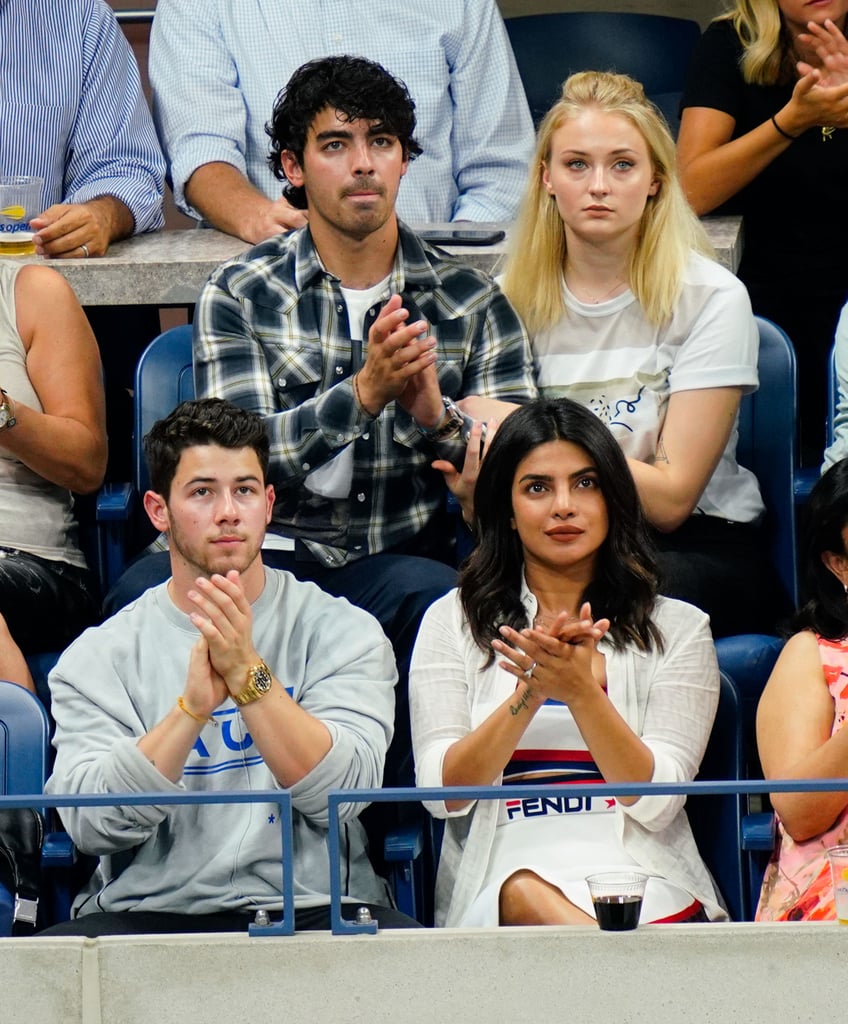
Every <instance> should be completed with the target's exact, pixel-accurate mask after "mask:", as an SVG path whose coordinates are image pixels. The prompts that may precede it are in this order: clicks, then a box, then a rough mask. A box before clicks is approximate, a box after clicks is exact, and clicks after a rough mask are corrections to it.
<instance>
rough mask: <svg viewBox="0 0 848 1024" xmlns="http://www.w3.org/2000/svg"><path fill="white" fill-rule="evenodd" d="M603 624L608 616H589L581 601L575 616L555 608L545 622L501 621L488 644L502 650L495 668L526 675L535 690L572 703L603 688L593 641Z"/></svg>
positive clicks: (599, 657) (520, 676) (599, 655)
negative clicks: (514, 625)
mask: <svg viewBox="0 0 848 1024" xmlns="http://www.w3.org/2000/svg"><path fill="white" fill-rule="evenodd" d="M609 626H610V623H609V619H597V620H596V619H594V618H593V617H592V608H591V606H590V604H589V603H588V601H587V602H585V603H584V604H583V606H582V607H581V609H580V614H579V616H578V617H577V618H576V619H575V618H573V617H572V616H570V615H569V614H568V613H567V612H561V613H560V614H559V615H558V616H557V617H556V619H554V621H553V622H552V623H551V624H550V625H549V626H545V627H542V626H538V625H537V626H533V627H529V628H526V629H522V630H515V629H512V628H511V627H509V626H502V627H501V628H500V634H501V636H502V637H503V639H502V640H494V641H493V642H492V646H493V647H494V649H495V650H496V651H497V652H498V654H500V655H501V656H502V659H503V660H502V661H500V662H499V664H500V666H501V668H503V669H505V670H506V671H507V672H509V673H510V674H511V675H514V676H515V677H516V678H517V679H524V680H527V682H528V685H529V686H530V687H531V688H532V689H533V691H534V692H535V693H537V694H539V695H540V696H541V697H544V698H545V699H548V698H552V699H553V700H558V701H560V702H561V703H563V704H574V703H576V702H578V701H579V700H580V699H581V697H586V696H590V697H591V696H596V695H597V692H598V690H599V689H601V690H605V689H606V666H605V659H604V656H603V654H602V653H601V652H600V651H599V650H598V649H597V646H598V643H599V641H600V640H601V638H602V637H603V636H604V635H605V634H606V633H607V631H608V630H609Z"/></svg>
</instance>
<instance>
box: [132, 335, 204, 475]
mask: <svg viewBox="0 0 848 1024" xmlns="http://www.w3.org/2000/svg"><path fill="white" fill-rule="evenodd" d="M191 334H192V329H191V325H190V324H184V325H182V326H180V327H172V328H170V330H167V331H163V332H162V334H160V335H158V336H157V337H156V338H154V339H153V341H151V342H150V344H149V345H148V346H147V348H146V349H145V350H144V352H143V353H142V354H141V358H140V359H139V361H138V365H137V366H136V370H135V410H134V414H133V416H134V420H133V471H134V474H135V479H134V480H133V483H134V484H135V487H136V490H137V491H138V493H139V494H144V492H145V491H146V490H147V489H148V487H149V479H148V475H147V465H146V464H145V461H144V452H143V451H142V447H141V442H142V438H143V437H144V435H145V434H146V433H147V432H148V430H150V428H151V427H152V426H153V424H154V423H155V422H156V420H159V419H162V417H163V416H167V415H168V413H169V412H170V411H171V410H172V409H173V408H174V407H175V406H177V405H179V403H180V402H184V401H187V400H188V399H191V398H194V373H193V369H192V362H191Z"/></svg>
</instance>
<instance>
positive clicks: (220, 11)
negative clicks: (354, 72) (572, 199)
mask: <svg viewBox="0 0 848 1024" xmlns="http://www.w3.org/2000/svg"><path fill="white" fill-rule="evenodd" d="M334 53H349V54H355V55H359V56H364V57H368V58H370V59H372V60H376V61H378V62H379V63H381V64H383V65H384V66H385V67H386V68H387V69H388V70H389V71H390V72H391V73H392V74H394V75H395V76H396V77H398V78H400V79H402V80H403V81H404V82H405V83H406V85H407V87H408V88H409V91H410V93H411V95H412V98H413V100H414V101H415V106H416V116H417V118H418V128H417V131H416V137H417V138H418V140H419V142H421V144H422V145H423V147H424V152H423V154H422V155H421V156H419V157H418V158H417V159H416V160H415V161H413V163H412V164H411V165H410V169H409V172H408V173H407V175H406V178H405V179H404V181H403V182H402V184H401V189H400V194H399V197H398V204H397V208H398V213H399V214H400V215H401V216H402V217H403V218H404V219H405V220H407V221H410V222H418V223H426V222H434V221H449V220H474V221H507V220H512V219H513V218H514V217H515V214H516V212H517V209H518V204H519V201H520V198H521V195H522V193H523V191H524V185H525V181H526V178H527V165H528V161H529V159H530V155H531V153H532V150H533V142H534V140H533V124H532V121H531V118H530V113H529V111H528V109H527V101H526V99H525V97H524V90H523V88H522V85H521V80H520V78H519V77H518V71H517V70H516V66H515V60H514V58H513V55H512V50H511V48H510V45H509V41H508V39H507V37H506V30H505V29H504V26H503V21H502V19H501V16H500V13H499V12H498V9H497V6H496V4H495V0H427V3H410V2H407V0H371V3H369V4H367V5H365V6H364V7H363V5H362V4H356V3H351V2H350V0H310V2H308V3H305V2H303V0H301V2H299V3H294V2H291V0H237V2H234V0H159V4H158V7H157V9H156V18H155V20H154V23H153V33H152V36H151V47H150V80H151V84H152V86H153V112H154V117H155V119H156V126H157V129H158V131H159V138H160V140H161V142H162V146H163V148H164V150H165V155H166V156H167V158H168V161H169V164H170V169H171V175H172V177H173V182H174V195H175V197H176V200H177V205H178V206H180V207H181V208H182V209H184V210H185V211H186V212H187V213H190V214H192V215H193V216H199V215H198V214H197V212H196V211H194V210H192V209H191V208H190V207H189V206H188V205H187V203H186V200H185V196H184V192H183V188H184V186H185V183H186V182H187V181H188V179H189V178H190V177H191V175H192V174H193V172H194V171H195V170H197V168H198V167H201V166H202V165H203V164H206V163H211V162H215V161H222V162H224V163H229V164H232V165H233V166H234V167H236V168H237V169H238V170H239V171H241V172H242V173H243V174H245V175H246V176H247V177H248V178H249V179H250V181H251V182H252V183H253V184H254V185H255V186H256V187H257V188H259V189H260V190H261V191H262V192H264V193H265V194H266V195H267V196H269V197H270V198H278V197H279V196H280V194H281V185H280V182H279V181H277V180H276V178H274V176H273V174H272V173H271V171H270V169H269V167H268V164H267V162H266V158H267V155H268V149H269V146H268V138H267V136H266V134H265V124H266V122H267V121H269V120H270V117H271V111H272V108H273V105H274V99H275V97H276V96H277V93H278V92H279V91H280V89H282V88H283V86H284V85H285V84H286V83H287V82H288V80H289V78H290V77H291V75H292V73H293V72H294V71H295V70H296V69H297V68H298V67H299V66H300V65H301V64H303V63H305V62H306V61H308V60H313V59H314V58H316V57H322V56H327V55H330V54H334Z"/></svg>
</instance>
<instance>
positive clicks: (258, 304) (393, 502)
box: [194, 224, 536, 566]
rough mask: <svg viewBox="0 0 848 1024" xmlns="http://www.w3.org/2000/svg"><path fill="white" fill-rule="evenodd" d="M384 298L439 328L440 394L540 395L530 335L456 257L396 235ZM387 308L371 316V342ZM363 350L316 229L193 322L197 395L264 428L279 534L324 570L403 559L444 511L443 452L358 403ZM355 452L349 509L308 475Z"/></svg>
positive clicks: (221, 280) (247, 269) (267, 247)
mask: <svg viewBox="0 0 848 1024" xmlns="http://www.w3.org/2000/svg"><path fill="white" fill-rule="evenodd" d="M399 228H400V241H399V245H398V250H397V254H396V256H395V262H394V267H393V270H392V273H391V276H390V280H389V285H388V287H387V290H386V295H385V298H386V299H388V297H389V295H390V294H392V293H393V292H397V293H398V294H400V295H401V296H402V298H403V302H404V306H405V307H406V308H407V309H409V311H410V319H411V320H415V319H423V320H426V321H427V322H428V323H429V325H430V332H431V333H432V335H433V336H434V337H435V338H436V340H437V343H438V347H437V353H438V361H437V372H438V376H439V383H440V386H441V390H442V394H443V395H446V396H448V397H451V398H454V399H457V398H462V397H463V396H465V395H486V396H487V397H490V398H500V399H504V400H507V401H513V402H519V403H521V402H526V401H529V400H530V399H532V398H534V397H535V396H536V387H535V384H534V382H533V369H532V358H531V355H530V348H529V344H528V340H527V336H526V333H525V331H524V328H523V326H522V324H521V321H520V320H519V318H518V315H517V314H516V313H515V311H514V310H513V308H512V306H511V305H510V304H509V302H508V301H507V299H506V297H505V296H504V295H503V294H502V293H501V292H500V290H499V289H498V287H497V285H496V284H495V283H494V282H493V281H492V280H491V278H489V277H488V276H487V275H485V274H482V273H480V272H479V271H477V270H474V269H473V268H471V267H469V266H468V265H467V264H466V263H463V262H462V261H461V260H459V259H454V258H450V257H446V256H445V255H444V254H443V253H440V252H438V251H436V250H434V249H432V248H431V247H430V246H427V245H426V244H425V243H423V242H422V241H421V240H420V239H419V238H418V237H417V236H416V235H415V234H414V233H413V232H412V231H410V230H409V228H407V227H405V225H403V224H400V225H399ZM378 313H379V307H378V306H377V305H375V306H374V307H373V308H372V309H370V310H369V312H368V315H367V317H366V323H365V326H364V330H363V334H364V335H365V337H366V338H367V335H368V329H369V328H370V326H371V324H372V323H373V322H374V319H375V318H376V316H377V314H378ZM364 346H365V343H362V342H359V341H355V340H351V338H350V332H349V330H348V318H347V308H346V306H345V303H344V299H343V297H342V293H341V289H340V282H339V280H338V278H336V277H334V276H333V275H332V274H330V273H328V272H327V270H326V269H325V268H324V266H323V265H322V263H321V261H320V259H319V257H318V254H317V252H316V251H315V248H314V246H313V243H312V237H311V235H310V233H309V229H308V227H307V228H303V229H301V230H300V231H296V232H292V233H291V234H289V235H284V236H282V235H281V236H278V237H276V238H273V239H270V240H269V241H267V242H263V243H262V244H260V245H258V246H256V247H254V248H253V249H251V250H250V251H249V252H247V253H245V254H244V255H242V256H239V257H237V258H235V259H233V260H230V261H229V262H228V263H225V264H224V265H223V266H221V267H219V268H218V270H217V271H216V272H215V273H214V274H213V275H212V277H211V278H210V280H209V282H208V284H207V285H206V287H205V288H204V290H203V292H202V294H201V296H200V300H199V304H198V308H197V316H196V318H195V328H194V374H195V386H196V391H197V394H198V396H200V397H202V396H208V395H216V396H218V397H221V398H226V399H228V400H229V401H231V402H234V403H235V404H236V405H238V406H241V407H242V408H245V409H250V410H252V411H253V412H256V413H259V414H260V415H261V416H263V417H264V418H265V422H266V425H267V428H268V432H269V435H270V438H271V468H270V473H269V476H270V481H271V482H272V483H273V484H274V487H275V489H276V492H277V501H276V505H275V508H274V516H273V521H272V525H271V529H272V530H274V531H276V532H278V533H282V534H284V535H286V536H289V537H294V538H299V539H300V540H302V541H303V542H304V543H305V544H306V546H307V548H308V549H309V551H311V552H312V554H313V555H314V556H315V557H317V558H318V559H319V560H320V561H321V562H323V563H324V564H325V565H328V566H334V565H335V566H338V565H342V564H345V563H346V562H348V561H350V560H352V559H356V558H360V557H362V556H364V555H368V554H376V553H378V552H381V551H387V550H391V549H395V548H403V547H405V546H409V545H410V543H411V542H414V540H415V538H416V537H417V536H419V535H420V534H422V532H423V531H425V530H426V529H427V527H428V526H431V525H432V523H433V521H434V520H435V517H436V516H437V514H438V513H439V511H440V510H441V509H442V508H443V506H444V501H445V487H444V483H443V481H442V478H441V474H439V473H438V472H436V471H435V470H433V469H432V468H431V467H430V463H431V462H432V461H433V459H434V458H438V457H442V458H445V457H450V456H451V455H453V456H454V457H455V456H456V447H455V443H454V444H453V445H451V444H450V443H447V444H445V443H443V444H435V443H433V442H432V441H429V440H427V439H426V438H425V437H424V436H423V435H422V434H421V432H420V431H419V429H418V427H417V426H416V424H415V422H414V421H413V420H412V418H411V417H410V416H409V414H408V413H407V412H406V411H405V410H403V409H402V408H400V407H399V406H396V404H395V403H394V402H390V403H389V404H388V405H387V406H386V408H385V409H383V411H382V412H381V413H380V414H379V415H378V416H377V417H375V418H371V417H369V416H368V415H367V414H366V413H365V412H364V410H362V409H361V408H360V407H359V405H358V404H357V402H356V400H355V397H354V393H353V385H352V383H351V378H352V376H353V374H354V373H356V371H357V370H359V369H360V367H361V366H362V364H363V362H364V352H363V349H364ZM348 445H353V448H354V456H353V480H352V484H351V489H350V494H349V495H348V496H347V497H345V498H341V499H338V498H335V499H334V498H327V497H323V496H320V495H316V494H314V493H312V492H311V491H310V490H309V489H308V488H307V487H305V486H304V479H305V478H306V477H307V476H308V474H309V473H310V472H312V471H313V470H315V469H318V468H319V467H320V466H323V465H325V464H326V463H327V462H328V461H329V460H330V459H332V458H333V457H334V456H336V455H338V454H339V452H341V451H342V450H343V449H344V448H346V447H347V446H348Z"/></svg>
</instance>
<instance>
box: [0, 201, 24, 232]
mask: <svg viewBox="0 0 848 1024" xmlns="http://www.w3.org/2000/svg"><path fill="white" fill-rule="evenodd" d="M25 216H26V210H24V208H23V207H22V206H17V205H15V206H7V207H5V208H4V209H2V210H0V217H3V218H5V220H4V223H2V224H0V231H25V230H26V229H27V228H28V227H29V225H28V224H23V223H20V222H21V221H23V219H24V217H25Z"/></svg>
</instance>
